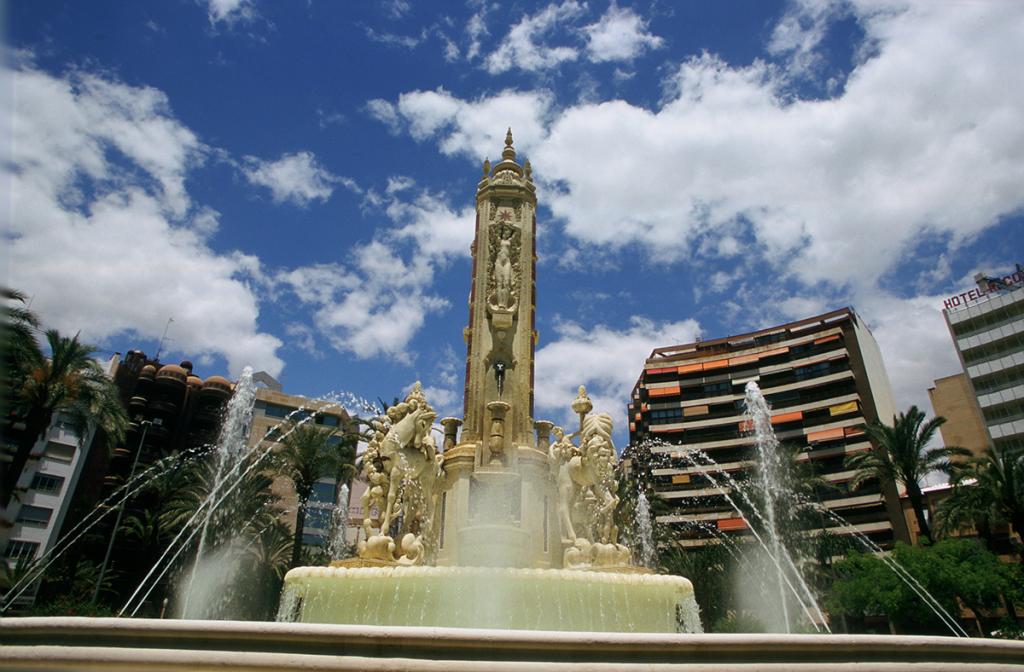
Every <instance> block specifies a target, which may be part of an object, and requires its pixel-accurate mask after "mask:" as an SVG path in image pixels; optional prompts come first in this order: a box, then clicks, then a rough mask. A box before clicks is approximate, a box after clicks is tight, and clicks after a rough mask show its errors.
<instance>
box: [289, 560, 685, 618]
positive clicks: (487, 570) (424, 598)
mask: <svg viewBox="0 0 1024 672" xmlns="http://www.w3.org/2000/svg"><path fill="white" fill-rule="evenodd" d="M281 614H282V618H283V619H285V620H294V621H299V622H302V623H335V624H352V625H387V626H426V627H456V628H500V629H507V630H548V631H586V632H665V633H674V632H679V631H680V630H683V631H691V632H692V631H696V630H699V624H698V619H697V613H696V603H695V602H694V598H693V585H692V584H691V583H690V582H689V581H688V580H687V579H685V578H683V577H679V576H662V575H657V574H640V573H621V572H601V571H578V570H561V569H514V568H501V567H358V568H353V567H297V568H295V569H293V570H291V571H290V572H288V574H287V576H285V587H284V592H283V597H282V606H281ZM680 615H681V616H682V620H680V617H679V616H680Z"/></svg>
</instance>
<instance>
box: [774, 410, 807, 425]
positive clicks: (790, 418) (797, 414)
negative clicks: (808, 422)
mask: <svg viewBox="0 0 1024 672" xmlns="http://www.w3.org/2000/svg"><path fill="white" fill-rule="evenodd" d="M803 417H804V412H803V411H793V412H791V413H780V414H778V415H773V416H772V424H773V425H781V424H782V423H784V422H796V421H797V420H803Z"/></svg>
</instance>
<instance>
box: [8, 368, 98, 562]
mask: <svg viewBox="0 0 1024 672" xmlns="http://www.w3.org/2000/svg"><path fill="white" fill-rule="evenodd" d="M117 365H118V357H117V355H115V356H113V357H111V358H110V360H108V361H107V362H105V363H103V364H101V366H102V367H103V370H104V371H105V372H106V373H107V375H108V376H111V377H112V376H113V375H114V371H116V369H117ZM94 434H95V429H94V428H89V430H88V431H87V432H86V434H85V435H84V436H80V435H79V434H78V433H76V432H75V430H74V428H73V427H72V425H71V423H70V422H69V420H68V419H67V418H65V417H63V416H60V415H58V416H57V417H55V418H54V419H53V421H52V422H51V423H50V426H49V428H48V429H47V430H46V433H45V434H44V435H43V436H42V437H41V438H40V439H39V441H37V442H36V445H35V447H34V448H33V449H32V453H31V454H30V456H29V460H28V462H26V463H25V469H24V471H22V473H21V477H20V478H19V479H18V483H17V486H16V488H15V496H14V497H13V498H12V499H11V502H10V504H9V505H8V507H7V510H6V511H5V512H4V517H3V518H4V524H3V528H4V529H3V530H2V532H0V541H6V546H5V547H4V548H3V556H4V558H5V559H6V560H7V562H8V563H9V564H13V563H16V562H17V561H18V560H19V559H21V558H25V559H26V560H32V559H35V558H38V557H40V556H41V555H43V554H44V553H46V552H47V551H48V550H50V548H52V547H53V545H54V544H55V543H56V542H57V539H58V533H59V532H60V529H61V526H62V525H63V523H64V520H65V519H66V518H67V515H68V510H69V509H70V508H71V500H72V494H73V492H74V488H75V484H76V483H77V482H78V480H79V476H80V475H81V473H82V467H83V465H84V464H85V462H86V459H87V457H88V455H89V453H90V450H91V447H92V439H93V435H94ZM0 546H4V544H3V543H0Z"/></svg>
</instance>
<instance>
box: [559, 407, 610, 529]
mask: <svg viewBox="0 0 1024 672" xmlns="http://www.w3.org/2000/svg"><path fill="white" fill-rule="evenodd" d="M612 422H613V421H612V417H611V416H610V415H609V414H607V413H598V414H596V415H588V416H587V417H586V418H584V420H583V429H582V432H581V436H580V447H579V448H577V447H576V446H574V445H572V444H571V443H570V442H569V439H568V437H561V438H560V440H559V441H558V442H557V443H556V444H554V445H553V446H552V448H551V452H552V455H554V456H555V457H556V459H557V460H558V461H559V462H560V464H559V466H558V472H557V476H556V480H555V482H556V485H557V488H558V516H559V520H560V521H561V524H562V533H563V536H565V537H566V538H567V539H568V540H569V541H571V542H574V543H575V541H576V539H577V530H576V529H575V526H574V525H573V522H572V509H573V506H574V504H577V503H579V502H585V501H587V500H591V499H592V500H593V501H594V502H595V504H594V506H593V510H592V512H591V513H590V515H588V518H589V520H588V521H587V527H588V528H590V529H588V531H587V534H588V536H590V537H591V540H592V541H600V542H602V543H615V541H616V538H617V536H618V531H617V529H616V528H615V523H614V513H615V507H616V506H618V503H619V498H618V496H616V494H615V473H614V467H615V447H614V446H613V444H612ZM566 444H568V445H566Z"/></svg>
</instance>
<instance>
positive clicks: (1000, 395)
mask: <svg viewBox="0 0 1024 672" xmlns="http://www.w3.org/2000/svg"><path fill="white" fill-rule="evenodd" d="M975 279H976V280H977V281H978V289H976V290H975V289H972V290H971V291H969V292H964V293H962V294H959V295H958V296H956V297H950V298H949V299H947V300H946V305H945V309H944V310H943V311H942V312H943V315H944V316H945V318H946V323H947V324H948V325H949V331H950V333H951V334H952V336H953V342H954V344H955V345H956V349H957V354H958V355H959V356H960V361H961V363H962V365H963V368H964V372H965V373H966V375H967V378H968V379H969V380H970V381H971V386H972V387H973V388H974V393H975V395H976V396H977V399H978V406H979V407H980V408H981V412H982V415H983V416H984V419H985V426H986V429H987V431H988V434H989V438H990V440H991V442H992V444H993V445H995V446H996V447H998V448H1001V449H1013V448H1016V449H1020V448H1024V269H1022V268H1021V267H1020V266H1019V265H1018V266H1017V270H1016V271H1015V272H1014V273H1011V274H1008V275H1007V276H1006V277H1003V278H998V279H992V278H988V277H985V276H981V275H980V274H979V276H977V277H976V278H975Z"/></svg>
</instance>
